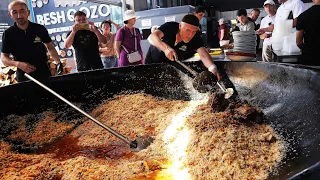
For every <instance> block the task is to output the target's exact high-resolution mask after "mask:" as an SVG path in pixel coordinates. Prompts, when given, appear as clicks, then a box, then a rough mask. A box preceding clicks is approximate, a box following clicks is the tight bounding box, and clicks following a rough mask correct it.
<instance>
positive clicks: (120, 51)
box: [115, 10, 143, 67]
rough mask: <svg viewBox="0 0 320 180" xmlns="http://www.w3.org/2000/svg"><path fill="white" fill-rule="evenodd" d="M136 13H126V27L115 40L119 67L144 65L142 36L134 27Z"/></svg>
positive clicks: (128, 11) (131, 11)
mask: <svg viewBox="0 0 320 180" xmlns="http://www.w3.org/2000/svg"><path fill="white" fill-rule="evenodd" d="M137 18H139V17H138V16H136V14H135V11H133V10H127V11H125V12H124V15H123V21H124V24H125V26H123V27H122V28H121V29H119V30H118V32H117V35H116V39H115V50H116V53H117V56H118V58H119V61H118V66H119V67H122V66H129V65H139V64H143V53H142V49H141V44H140V41H141V40H142V36H141V34H140V31H139V29H138V28H135V27H134V24H135V23H136V19H137Z"/></svg>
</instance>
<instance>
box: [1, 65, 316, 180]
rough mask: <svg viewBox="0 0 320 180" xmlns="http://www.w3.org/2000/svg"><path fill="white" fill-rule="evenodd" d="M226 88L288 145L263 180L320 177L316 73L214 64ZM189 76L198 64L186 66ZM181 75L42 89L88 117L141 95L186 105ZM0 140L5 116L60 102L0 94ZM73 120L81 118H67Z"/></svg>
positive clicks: (83, 76)
mask: <svg viewBox="0 0 320 180" xmlns="http://www.w3.org/2000/svg"><path fill="white" fill-rule="evenodd" d="M216 64H217V66H218V69H219V70H220V72H221V74H222V75H223V77H222V81H223V82H224V84H225V86H226V87H233V88H234V89H235V90H236V95H237V96H239V98H240V99H245V100H247V101H248V102H250V103H251V104H253V105H256V106H258V107H260V108H261V109H262V110H263V113H264V116H265V121H266V123H267V124H271V125H272V127H274V128H275V130H276V131H277V132H278V133H279V134H281V135H282V136H283V137H284V138H285V139H286V141H288V143H289V144H290V147H289V148H288V152H287V155H286V158H285V159H284V163H282V164H281V166H280V167H278V173H277V174H276V175H271V176H269V178H268V179H319V178H320V175H319V171H320V117H319V113H320V69H315V68H307V67H301V66H295V65H286V64H274V63H259V62H217V63H216ZM188 65H189V66H191V67H192V68H193V69H194V70H196V71H198V72H201V71H204V70H205V68H204V66H203V65H202V64H201V62H192V63H188ZM181 74H183V75H185V76H191V74H189V73H188V72H186V71H185V70H184V69H182V68H181V67H179V66H178V65H176V64H175V63H172V64H167V65H163V64H154V65H145V66H135V67H123V68H113V69H103V70H96V71H89V72H83V73H75V74H70V75H64V76H58V77H53V78H50V79H48V80H45V81H43V83H44V84H46V85H47V86H49V87H50V88H52V89H53V90H55V91H56V92H57V93H59V94H61V95H62V96H64V97H65V98H67V99H68V100H70V101H71V102H74V103H80V104H81V107H83V108H84V109H85V110H86V111H87V112H89V111H91V110H92V109H93V108H95V107H96V106H97V105H98V104H99V103H101V102H102V101H103V100H105V99H107V98H111V97H113V95H115V94H118V93H119V92H124V91H130V92H131V91H143V92H145V93H148V94H152V95H153V96H158V97H163V98H166V99H184V100H188V99H190V98H191V97H190V93H189V92H188V91H189V90H188V88H186V87H185V82H184V81H183V79H182V78H181ZM0 97H1V104H2V105H1V112H0V125H1V126H0V138H5V137H6V135H7V134H8V133H9V132H10V129H3V127H5V126H4V124H5V123H6V122H4V121H3V120H2V119H3V117H6V116H8V115H10V114H15V115H25V114H30V113H31V114H32V113H40V112H43V111H44V110H46V109H55V110H56V111H57V112H58V111H65V105H64V103H63V102H62V101H60V100H59V99H57V98H55V97H54V96H53V95H51V94H50V93H49V92H47V91H46V90H44V89H42V88H41V87H39V86H38V85H36V84H35V83H33V82H24V83H19V84H15V85H10V86H7V87H2V88H0ZM68 116H72V118H73V119H75V118H77V117H78V118H80V117H81V115H80V114H78V113H76V112H71V113H70V114H68Z"/></svg>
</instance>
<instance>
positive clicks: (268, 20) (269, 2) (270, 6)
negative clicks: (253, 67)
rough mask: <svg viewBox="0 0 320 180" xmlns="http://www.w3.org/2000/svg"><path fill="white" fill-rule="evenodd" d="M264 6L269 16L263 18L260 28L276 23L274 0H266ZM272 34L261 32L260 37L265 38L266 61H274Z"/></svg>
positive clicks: (264, 58) (263, 48) (263, 49)
mask: <svg viewBox="0 0 320 180" xmlns="http://www.w3.org/2000/svg"><path fill="white" fill-rule="evenodd" d="M263 8H264V10H265V11H266V13H267V16H266V17H264V18H263V19H262V20H261V25H260V28H267V27H269V26H270V25H271V24H274V22H275V18H276V12H277V8H276V4H275V3H274V1H273V0H266V1H265V2H264V4H263ZM271 36H272V32H265V33H263V34H260V39H262V40H263V47H262V60H263V61H265V62H271V61H273V57H272V47H271V39H270V38H271Z"/></svg>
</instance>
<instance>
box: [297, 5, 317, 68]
mask: <svg viewBox="0 0 320 180" xmlns="http://www.w3.org/2000/svg"><path fill="white" fill-rule="evenodd" d="M313 2H314V3H315V5H314V6H312V7H310V8H309V9H308V10H306V11H305V12H303V13H301V14H300V15H299V17H298V20H297V27H296V28H297V34H296V36H297V37H296V43H297V46H298V47H299V48H300V49H301V50H302V56H301V57H300V58H299V63H301V64H305V65H316V66H320V58H319V53H318V49H319V47H320V34H319V32H320V24H319V22H320V0H313Z"/></svg>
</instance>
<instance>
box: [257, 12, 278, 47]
mask: <svg viewBox="0 0 320 180" xmlns="http://www.w3.org/2000/svg"><path fill="white" fill-rule="evenodd" d="M275 19H276V15H274V16H272V17H270V16H268V15H267V16H266V17H264V18H263V19H262V20H261V25H260V28H267V27H269V26H270V25H271V24H274V23H275ZM266 33H267V34H271V32H266ZM263 44H264V45H271V38H265V39H264V40H263Z"/></svg>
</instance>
